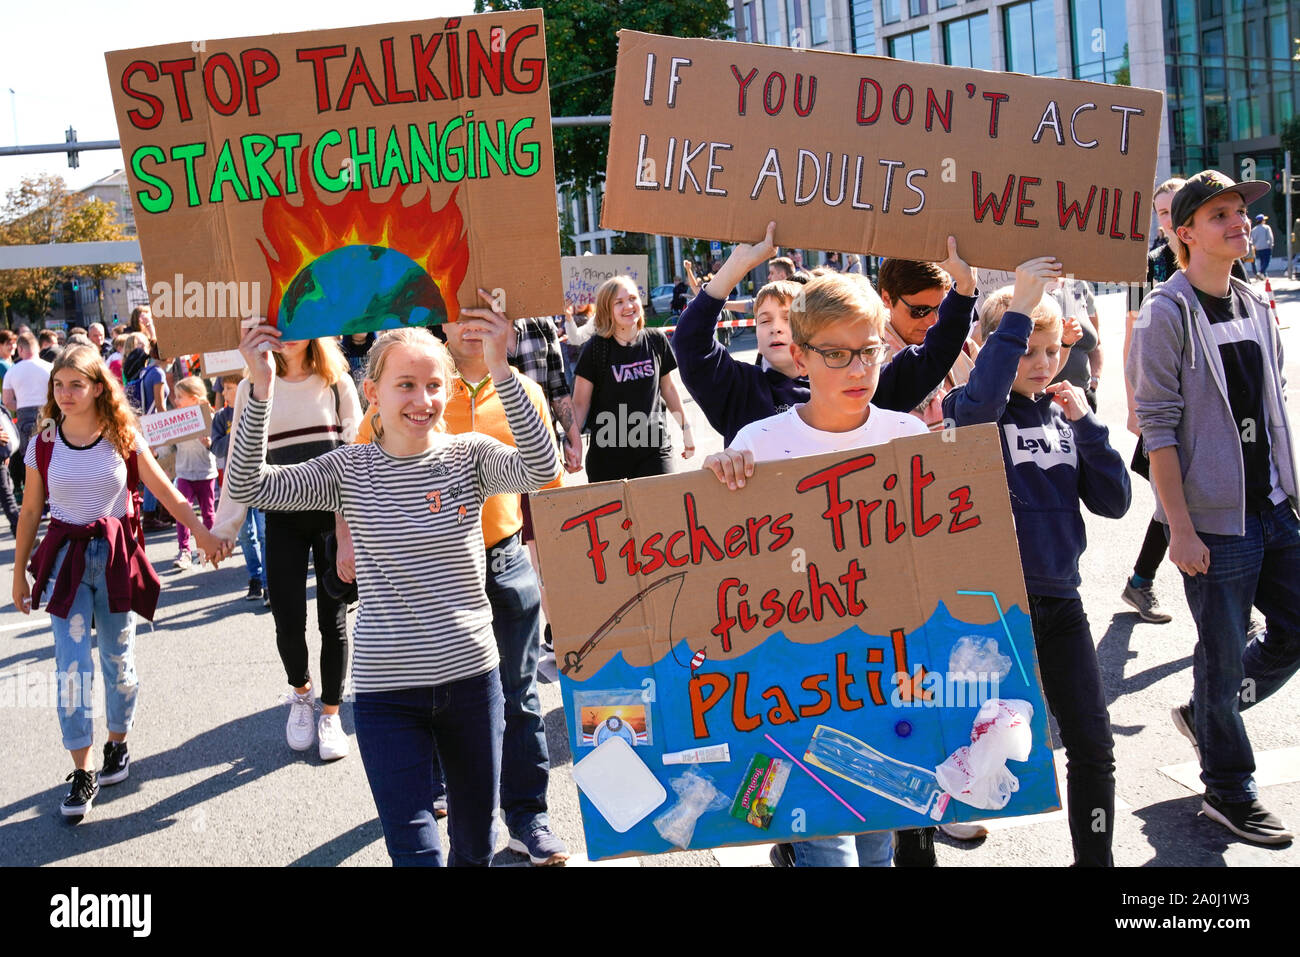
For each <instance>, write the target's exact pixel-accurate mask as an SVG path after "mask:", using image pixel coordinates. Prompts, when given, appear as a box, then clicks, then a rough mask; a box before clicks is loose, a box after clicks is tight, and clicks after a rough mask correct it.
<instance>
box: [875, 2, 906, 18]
mask: <svg viewBox="0 0 1300 957" xmlns="http://www.w3.org/2000/svg"><path fill="white" fill-rule="evenodd" d="M880 12H881V15H882V16H883V17H884V21H885V23H897V22H898V21H899V20H901V19H903V13H902V10H901V9H900V7H899V0H882V6H881V8H880Z"/></svg>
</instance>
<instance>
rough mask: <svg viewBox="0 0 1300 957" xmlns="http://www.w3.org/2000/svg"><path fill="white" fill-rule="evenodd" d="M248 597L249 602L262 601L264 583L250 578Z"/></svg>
mask: <svg viewBox="0 0 1300 957" xmlns="http://www.w3.org/2000/svg"><path fill="white" fill-rule="evenodd" d="M247 597H248V600H249V601H261V600H262V583H261V582H260V581H258V580H257V579H256V578H250V579H249V580H248V596H247Z"/></svg>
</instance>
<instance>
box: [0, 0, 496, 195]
mask: <svg viewBox="0 0 1300 957" xmlns="http://www.w3.org/2000/svg"><path fill="white" fill-rule="evenodd" d="M473 11H474V0H365V2H358V0H313V2H312V3H310V4H307V3H301V2H298V0H292V2H289V3H283V2H275V0H220V2H218V3H214V4H213V5H212V6H199V5H189V4H184V3H177V2H175V0H167V2H163V0H113V2H105V0H44V2H42V0H35V2H33V0H26V2H20V0H4V3H3V4H2V5H0V146H11V145H13V144H15V143H20V144H22V145H35V144H39V143H62V142H63V139H64V131H65V130H66V129H67V128H68V127H69V126H73V127H76V130H77V137H78V139H80V140H86V141H89V140H115V139H117V138H118V134H117V122H116V120H115V119H114V117H113V100H112V95H111V93H110V92H109V85H108V73H107V70H106V69H105V66H104V53H105V52H106V51H108V50H123V49H129V48H131V47H142V46H152V45H154V44H159V43H178V42H185V41H189V42H194V41H197V40H214V39H221V38H225V37H242V36H262V35H264V34H268V33H294V32H300V31H303V30H317V29H325V28H328V27H349V26H358V25H361V24H369V23H395V22H398V21H403V20H427V19H435V18H438V17H447V16H454V15H456V14H467V13H473ZM10 91H12V92H10ZM15 128H16V131H17V132H16V135H15ZM123 165H124V164H123V161H122V154H121V152H120V151H117V150H103V151H98V152H91V153H82V154H81V167H80V168H79V169H75V170H74V169H69V168H68V162H67V158H66V156H65V155H64V154H63V153H53V154H44V155H40V156H0V193H3V192H4V190H6V189H8V188H9V187H11V186H15V185H17V183H18V181H19V180H20V179H21V178H22V177H24V176H35V175H38V174H40V173H57V174H59V175H61V176H63V178H64V179H65V180H66V181H67V182H68V184H69V185H70V186H72V187H73V188H75V189H79V188H81V187H83V186H86V185H88V184H90V183H92V182H94V181H95V180H97V179H101V178H102V177H104V176H107V175H108V174H109V173H112V172H113V171H114V170H115V169H121V168H122V167H123Z"/></svg>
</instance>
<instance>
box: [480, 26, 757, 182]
mask: <svg viewBox="0 0 1300 957" xmlns="http://www.w3.org/2000/svg"><path fill="white" fill-rule="evenodd" d="M542 7H545V14H546V62H547V67H548V70H549V80H550V89H551V115H552V116H590V115H605V114H608V113H609V112H610V107H611V104H612V102H613V98H614V65H615V61H616V60H617V58H618V31H619V30H640V31H642V32H644V33H660V34H665V35H669V36H678V37H719V38H724V37H729V36H730V35H731V28H730V26H729V18H730V15H731V5H730V4H729V3H728V2H727V0H673V2H668V0H545V2H542V0H497V2H493V3H488V2H486V0H475V3H474V9H475V11H476V12H478V13H483V12H485V11H487V10H526V9H539V8H542ZM554 133H555V136H554V139H555V179H556V182H559V183H572V184H573V186H574V188H576V189H579V190H583V189H588V188H590V187H592V186H594V185H596V184H597V183H599V182H600V181H601V180H603V179H604V178H605V156H606V154H607V152H608V151H609V127H607V126H583V127H562V128H559V129H556V130H555V131H554Z"/></svg>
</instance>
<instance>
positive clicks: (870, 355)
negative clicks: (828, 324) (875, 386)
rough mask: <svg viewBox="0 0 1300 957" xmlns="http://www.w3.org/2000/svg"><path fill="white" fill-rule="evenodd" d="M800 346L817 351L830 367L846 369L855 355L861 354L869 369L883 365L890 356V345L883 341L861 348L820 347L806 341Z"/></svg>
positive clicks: (864, 364) (864, 363) (810, 350)
mask: <svg viewBox="0 0 1300 957" xmlns="http://www.w3.org/2000/svg"><path fill="white" fill-rule="evenodd" d="M799 348H801V349H807V350H808V351H809V352H815V353H817V354H818V355H819V356H821V357H822V362H824V363H826V368H828V369H846V368H848V367H849V365H850V364H851V363H852V362H853V357H854V356H860V357H861V358H862V365H863V366H865V367H866V368H868V369H870V368H871V367H872V366H878V365H881V364H882V363H883V362H884V361H885V360H886V359H888V358H889V346H887V345H885V344H884V343H883V342H881V343H877V344H876V345H874V346H863V347H862V348H861V349H819V348H817V346H814V345H810V344H808V343H806V342H804V343H801V344H800V346H799Z"/></svg>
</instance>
